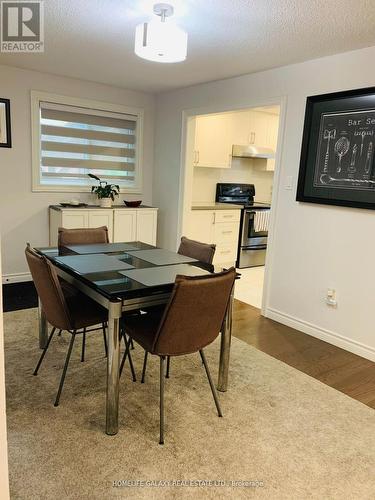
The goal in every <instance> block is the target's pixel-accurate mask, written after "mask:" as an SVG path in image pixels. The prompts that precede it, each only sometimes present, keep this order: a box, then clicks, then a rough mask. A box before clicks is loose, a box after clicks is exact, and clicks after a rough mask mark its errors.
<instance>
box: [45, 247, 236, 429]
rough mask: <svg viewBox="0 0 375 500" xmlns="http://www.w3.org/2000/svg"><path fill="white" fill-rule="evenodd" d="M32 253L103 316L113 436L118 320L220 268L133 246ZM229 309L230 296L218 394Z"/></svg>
mask: <svg viewBox="0 0 375 500" xmlns="http://www.w3.org/2000/svg"><path fill="white" fill-rule="evenodd" d="M36 250H37V252H39V253H40V254H42V255H44V256H45V257H46V258H48V259H49V260H50V261H51V262H52V263H53V264H54V265H55V268H56V271H57V274H58V275H59V276H60V277H61V278H62V279H64V280H65V281H67V282H68V283H70V284H71V285H72V286H74V287H75V288H77V289H78V290H80V291H81V292H82V293H84V294H86V295H87V296H89V297H91V298H92V299H93V300H95V301H96V302H98V303H99V304H100V305H102V306H103V307H105V308H106V309H107V310H108V357H107V392H106V433H107V434H109V435H114V434H117V432H118V413H119V366H120V335H119V329H120V326H119V323H120V318H121V317H122V314H123V313H124V312H126V311H132V310H139V309H142V308H147V307H150V306H154V305H160V304H165V303H167V302H168V300H169V298H170V295H171V292H172V290H173V286H174V281H175V277H176V275H177V274H180V275H188V276H199V275H204V274H208V273H212V272H215V271H221V268H220V269H215V268H214V266H212V265H210V264H205V263H202V262H199V261H197V260H196V259H192V258H190V257H186V256H183V255H180V254H178V253H176V252H171V251H169V250H164V249H161V248H157V247H154V246H151V245H148V244H146V243H142V242H139V241H135V242H124V243H105V244H89V245H70V246H66V247H60V248H57V247H46V248H37V249H36ZM232 304H233V290H232V295H231V300H230V301H229V304H228V308H227V312H226V317H225V319H224V322H223V326H222V329H221V344H220V360H219V377H218V385H217V388H218V390H219V391H226V390H227V386H228V369H229V356H230V342H231V330H232ZM124 321H126V318H125V320H124ZM47 338H48V325H47V321H46V318H45V315H44V314H43V310H42V307H41V305H40V304H39V346H40V347H41V348H43V347H44V346H45V344H46V342H47Z"/></svg>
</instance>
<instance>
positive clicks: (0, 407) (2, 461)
mask: <svg viewBox="0 0 375 500" xmlns="http://www.w3.org/2000/svg"><path fill="white" fill-rule="evenodd" d="M0 278H1V250H0ZM7 451H8V445H7V430H6V413H5V375H4V334H3V297H2V287H0V497H1V498H2V499H4V500H6V499H7V498H9V481H8V456H7Z"/></svg>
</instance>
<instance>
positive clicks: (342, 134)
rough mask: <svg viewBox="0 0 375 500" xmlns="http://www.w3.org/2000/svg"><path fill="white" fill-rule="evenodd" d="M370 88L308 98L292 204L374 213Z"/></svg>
mask: <svg viewBox="0 0 375 500" xmlns="http://www.w3.org/2000/svg"><path fill="white" fill-rule="evenodd" d="M374 157H375V87H372V88H367V89H360V90H349V91H346V92H336V93H333V94H325V95H319V96H312V97H308V98H307V102H306V113H305V125H304V130H303V139H302V150H301V161H300V169H299V177H298V187H297V198H296V199H297V201H303V202H309V203H321V204H328V205H341V206H347V207H356V208H370V209H373V210H374V209H375V165H374Z"/></svg>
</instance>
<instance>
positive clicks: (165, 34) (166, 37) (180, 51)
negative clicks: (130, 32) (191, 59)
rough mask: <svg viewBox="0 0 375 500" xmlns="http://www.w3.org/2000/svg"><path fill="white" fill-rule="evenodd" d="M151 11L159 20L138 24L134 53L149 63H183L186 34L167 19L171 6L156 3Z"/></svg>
mask: <svg viewBox="0 0 375 500" xmlns="http://www.w3.org/2000/svg"><path fill="white" fill-rule="evenodd" d="M153 10H154V14H155V15H157V16H159V17H160V19H154V20H152V21H150V22H149V23H142V24H138V26H137V27H136V30H135V47H134V51H135V53H136V54H137V56H139V57H142V58H143V59H147V60H149V61H156V62H162V63H174V62H180V61H184V60H185V59H186V52H187V33H185V31H183V30H182V29H181V28H179V27H178V26H176V25H175V24H174V23H173V22H172V21H171V20H170V19H168V18H169V17H171V16H172V15H173V7H172V5H169V4H167V3H157V4H155V5H154V9H153Z"/></svg>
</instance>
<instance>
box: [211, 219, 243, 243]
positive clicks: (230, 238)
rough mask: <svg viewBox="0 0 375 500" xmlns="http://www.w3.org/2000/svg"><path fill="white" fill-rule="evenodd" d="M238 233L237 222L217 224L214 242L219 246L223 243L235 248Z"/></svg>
mask: <svg viewBox="0 0 375 500" xmlns="http://www.w3.org/2000/svg"><path fill="white" fill-rule="evenodd" d="M238 232H239V223H238V222H228V223H224V222H221V223H219V224H215V242H216V243H218V244H219V245H220V244H221V243H223V244H228V245H229V244H232V245H233V246H235V247H237V243H238Z"/></svg>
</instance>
